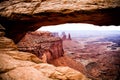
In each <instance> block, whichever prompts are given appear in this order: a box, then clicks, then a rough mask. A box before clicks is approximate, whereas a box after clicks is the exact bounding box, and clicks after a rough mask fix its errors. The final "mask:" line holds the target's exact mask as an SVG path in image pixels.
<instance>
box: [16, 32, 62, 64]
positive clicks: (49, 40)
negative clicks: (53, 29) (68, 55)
mask: <svg viewBox="0 0 120 80" xmlns="http://www.w3.org/2000/svg"><path fill="white" fill-rule="evenodd" d="M17 46H18V49H19V50H20V51H26V52H31V53H33V54H35V55H36V56H38V57H39V58H40V59H42V58H43V59H44V60H45V58H46V60H47V62H49V61H50V60H53V59H56V58H59V57H62V56H63V54H64V51H63V46H62V40H61V39H60V38H59V37H54V36H52V33H50V32H40V31H35V32H29V33H27V34H26V35H25V37H23V38H22V39H21V41H20V42H19V43H18V44H17ZM44 56H46V57H44Z"/></svg>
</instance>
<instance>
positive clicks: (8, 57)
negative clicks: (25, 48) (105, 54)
mask: <svg viewBox="0 0 120 80" xmlns="http://www.w3.org/2000/svg"><path fill="white" fill-rule="evenodd" d="M0 80H89V79H88V78H86V76H85V75H83V74H82V73H80V72H78V71H76V70H74V69H71V68H69V67H55V66H53V65H50V64H47V63H43V61H42V60H41V59H39V58H38V57H37V56H35V55H34V54H32V53H28V52H22V51H18V49H17V46H16V45H15V43H14V42H13V40H11V39H9V38H7V37H4V32H3V30H2V29H1V27H0Z"/></svg>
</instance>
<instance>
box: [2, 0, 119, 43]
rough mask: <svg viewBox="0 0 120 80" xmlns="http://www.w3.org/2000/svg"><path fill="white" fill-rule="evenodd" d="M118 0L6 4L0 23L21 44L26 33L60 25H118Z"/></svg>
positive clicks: (45, 0) (25, 0)
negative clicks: (43, 27) (42, 27)
mask: <svg viewBox="0 0 120 80" xmlns="http://www.w3.org/2000/svg"><path fill="white" fill-rule="evenodd" d="M119 7H120V1H119V0H9V1H8V0H3V1H2V2H1V3H0V23H1V24H2V25H4V27H5V28H6V30H7V31H6V32H7V33H6V35H7V36H8V37H10V38H12V39H13V40H14V41H15V42H18V41H19V40H20V39H21V38H22V37H23V36H24V35H25V33H26V32H27V31H34V30H36V29H38V28H39V27H41V26H46V25H57V24H61V23H90V24H96V25H111V24H112V25H119V24H120V18H119V17H118V16H119V14H120V8H119Z"/></svg>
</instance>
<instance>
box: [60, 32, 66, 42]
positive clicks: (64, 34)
mask: <svg viewBox="0 0 120 80" xmlns="http://www.w3.org/2000/svg"><path fill="white" fill-rule="evenodd" d="M61 38H62V40H66V39H67V36H66V33H65V32H62V35H61Z"/></svg>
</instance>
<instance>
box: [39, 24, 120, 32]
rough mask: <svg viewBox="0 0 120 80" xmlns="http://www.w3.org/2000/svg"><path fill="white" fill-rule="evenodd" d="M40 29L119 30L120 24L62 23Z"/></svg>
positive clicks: (52, 30)
mask: <svg viewBox="0 0 120 80" xmlns="http://www.w3.org/2000/svg"><path fill="white" fill-rule="evenodd" d="M38 30H42V31H51V32H54V31H61V30H62V31H67V30H74V31H75V30H119V31H120V26H95V25H92V24H81V23H72V24H61V25H53V26H49V27H48V26H43V27H41V28H40V29H38Z"/></svg>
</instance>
